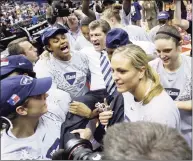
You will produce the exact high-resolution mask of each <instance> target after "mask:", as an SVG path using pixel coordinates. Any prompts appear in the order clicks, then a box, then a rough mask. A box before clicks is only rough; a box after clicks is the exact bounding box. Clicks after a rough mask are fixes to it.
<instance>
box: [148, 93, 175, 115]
mask: <svg viewBox="0 0 193 161" xmlns="http://www.w3.org/2000/svg"><path fill="white" fill-rule="evenodd" d="M150 104H151V106H153V107H154V109H155V110H156V111H157V110H158V111H162V112H166V113H167V111H170V112H177V113H178V109H177V106H176V104H175V102H174V101H173V100H172V98H171V97H170V96H169V95H168V93H167V92H166V91H165V90H163V91H162V92H161V93H160V94H159V95H158V96H155V97H154V98H153V99H152V101H151V102H150Z"/></svg>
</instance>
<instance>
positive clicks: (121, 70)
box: [112, 69, 128, 74]
mask: <svg viewBox="0 0 193 161" xmlns="http://www.w3.org/2000/svg"><path fill="white" fill-rule="evenodd" d="M116 71H117V73H120V74H125V73H127V72H128V70H124V69H116ZM112 72H113V73H114V72H115V70H114V69H112Z"/></svg>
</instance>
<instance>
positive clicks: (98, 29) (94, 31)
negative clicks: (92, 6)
mask: <svg viewBox="0 0 193 161" xmlns="http://www.w3.org/2000/svg"><path fill="white" fill-rule="evenodd" d="M90 33H104V32H103V29H102V27H100V26H99V27H96V28H94V29H90Z"/></svg>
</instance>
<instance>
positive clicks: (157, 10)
mask: <svg viewBox="0 0 193 161" xmlns="http://www.w3.org/2000/svg"><path fill="white" fill-rule="evenodd" d="M154 9H155V12H156V16H157V15H158V13H159V9H158V7H157V4H156V2H155V1H154Z"/></svg>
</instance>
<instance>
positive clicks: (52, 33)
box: [43, 28, 68, 45]
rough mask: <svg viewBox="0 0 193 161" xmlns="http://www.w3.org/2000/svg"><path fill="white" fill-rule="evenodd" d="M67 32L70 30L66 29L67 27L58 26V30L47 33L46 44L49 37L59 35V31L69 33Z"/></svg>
mask: <svg viewBox="0 0 193 161" xmlns="http://www.w3.org/2000/svg"><path fill="white" fill-rule="evenodd" d="M67 32H68V30H67V29H65V28H58V29H56V30H53V31H52V32H50V33H49V34H48V35H46V37H45V40H44V41H43V43H44V45H47V43H48V39H49V38H51V37H53V36H55V35H57V34H58V33H62V34H65V33H67Z"/></svg>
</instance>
